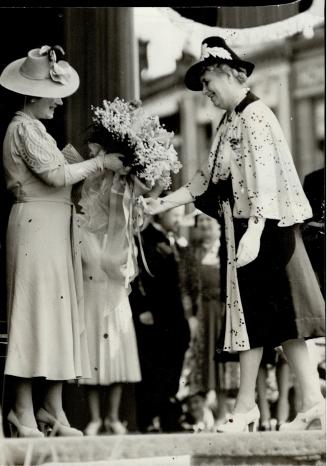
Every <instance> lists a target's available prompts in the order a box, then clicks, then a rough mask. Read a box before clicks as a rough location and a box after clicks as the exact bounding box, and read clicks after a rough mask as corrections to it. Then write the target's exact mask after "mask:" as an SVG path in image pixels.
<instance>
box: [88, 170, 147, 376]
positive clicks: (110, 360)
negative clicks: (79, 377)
mask: <svg viewBox="0 0 327 466" xmlns="http://www.w3.org/2000/svg"><path fill="white" fill-rule="evenodd" d="M111 176H112V175H110V176H109V177H111ZM107 178H108V172H107V174H105V175H98V176H96V177H92V178H91V177H90V179H89V180H86V182H85V184H84V187H83V190H82V198H81V201H80V204H81V206H82V208H83V212H84V214H83V215H79V219H80V225H81V233H82V244H81V248H82V262H83V276H84V297H85V313H86V333H87V337H88V345H89V354H90V362H91V376H92V377H91V378H89V379H85V380H84V379H83V381H82V383H84V384H86V385H110V384H112V383H119V382H139V381H140V380H141V372H140V365H139V357H138V348H137V343H136V335H135V330H134V324H133V318H132V312H131V307H130V303H129V298H128V295H129V287H127V288H126V287H125V279H124V274H123V273H122V272H121V266H120V267H119V265H118V263H115V264H113V263H112V264H111V267H110V270H111V273H110V275H108V268H104V267H103V264H104V262H103V260H104V258H105V256H106V254H108V253H109V254H110V251H112V248H111V247H110V244H108V239H107V238H108V235H107V227H108V222H110V221H112V220H113V218H112V213H111V214H110V205H111V206H112V205H113V200H114V202H115V203H117V204H116V205H120V206H121V203H122V196H121V194H119V189H114V190H111V191H110V183H111V181H112V180H108V179H107ZM116 178H117V177H116ZM109 197H110V198H109ZM114 197H115V199H113V198H114ZM118 210H119V209H118ZM118 210H117V211H118ZM117 211H116V212H117ZM125 234H126V232H124V231H121V232H120V234H119V236H124V235H125ZM112 246H113V247H115V245H112ZM121 254H123V252H122V251H121ZM113 255H114V254H113ZM116 255H117V257H118V251H117V250H116Z"/></svg>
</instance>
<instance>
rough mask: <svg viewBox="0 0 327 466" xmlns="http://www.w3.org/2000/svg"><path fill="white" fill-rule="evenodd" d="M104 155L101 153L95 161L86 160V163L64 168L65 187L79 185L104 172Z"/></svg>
mask: <svg viewBox="0 0 327 466" xmlns="http://www.w3.org/2000/svg"><path fill="white" fill-rule="evenodd" d="M104 160H105V157H104V154H103V153H100V154H99V155H96V156H95V157H94V158H93V159H90V160H86V161H85V162H80V163H74V164H71V165H69V164H67V165H65V166H64V171H65V186H70V185H72V184H75V183H78V182H79V181H81V180H85V178H87V177H88V176H90V175H92V174H93V173H96V172H101V171H103V170H104Z"/></svg>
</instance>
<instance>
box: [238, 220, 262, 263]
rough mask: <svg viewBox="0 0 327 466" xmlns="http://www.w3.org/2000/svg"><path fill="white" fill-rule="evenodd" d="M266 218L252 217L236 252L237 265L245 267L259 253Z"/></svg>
mask: <svg viewBox="0 0 327 466" xmlns="http://www.w3.org/2000/svg"><path fill="white" fill-rule="evenodd" d="M264 225H265V219H263V218H262V219H258V218H254V217H251V218H250V219H249V223H248V228H247V230H246V232H245V233H244V235H243V236H242V238H241V241H240V243H239V245H238V249H237V254H236V267H238V268H239V267H244V266H245V265H247V264H249V263H250V262H252V261H254V260H255V259H256V258H257V257H258V254H259V250H260V239H261V234H262V231H263V228H264Z"/></svg>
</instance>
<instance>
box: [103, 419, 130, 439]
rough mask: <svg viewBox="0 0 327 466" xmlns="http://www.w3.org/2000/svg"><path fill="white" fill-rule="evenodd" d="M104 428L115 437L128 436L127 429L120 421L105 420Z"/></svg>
mask: <svg viewBox="0 0 327 466" xmlns="http://www.w3.org/2000/svg"><path fill="white" fill-rule="evenodd" d="M104 426H105V428H106V431H107V432H108V433H110V434H115V435H125V434H127V429H126V427H125V426H124V424H123V423H122V422H120V421H110V419H108V418H106V419H105V420H104Z"/></svg>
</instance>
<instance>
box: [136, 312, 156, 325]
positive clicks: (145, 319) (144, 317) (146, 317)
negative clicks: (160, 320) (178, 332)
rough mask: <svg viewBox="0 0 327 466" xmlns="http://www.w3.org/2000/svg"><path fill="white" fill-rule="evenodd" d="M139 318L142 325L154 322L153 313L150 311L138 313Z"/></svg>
mask: <svg viewBox="0 0 327 466" xmlns="http://www.w3.org/2000/svg"><path fill="white" fill-rule="evenodd" d="M139 319H140V322H141V323H142V324H143V325H153V324H154V320H153V315H152V312H150V311H145V312H142V313H141V314H140V315H139Z"/></svg>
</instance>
